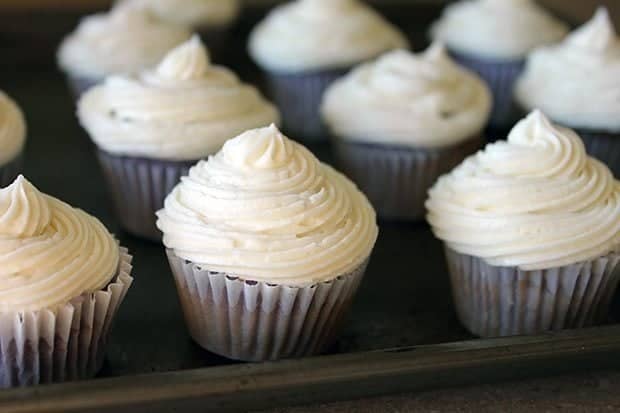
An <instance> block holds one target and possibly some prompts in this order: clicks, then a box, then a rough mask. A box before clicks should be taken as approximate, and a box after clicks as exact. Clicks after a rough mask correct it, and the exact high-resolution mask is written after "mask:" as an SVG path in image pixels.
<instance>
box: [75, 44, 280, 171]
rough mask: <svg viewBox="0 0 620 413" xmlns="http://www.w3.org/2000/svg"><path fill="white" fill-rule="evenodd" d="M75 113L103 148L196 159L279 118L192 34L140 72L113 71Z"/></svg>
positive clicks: (147, 154) (156, 155)
mask: <svg viewBox="0 0 620 413" xmlns="http://www.w3.org/2000/svg"><path fill="white" fill-rule="evenodd" d="M78 115H79V118H80V121H81V123H82V125H83V126H84V128H85V129H86V130H88V132H89V133H90V135H91V137H92V139H93V140H94V141H95V142H96V143H97V145H98V146H99V147H101V148H102V149H104V150H105V151H107V152H110V153H115V154H121V155H130V156H144V157H149V158H156V159H168V160H196V159H200V158H203V157H205V156H207V155H210V154H212V153H215V152H217V151H218V150H219V149H220V148H221V147H222V145H223V144H224V142H225V141H226V140H227V139H230V138H232V137H234V136H236V135H237V134H239V133H241V132H243V131H245V130H247V129H252V128H255V127H260V126H266V125H269V124H271V123H277V122H279V119H280V117H279V114H278V111H277V109H276V108H275V107H274V106H273V105H272V104H271V103H269V102H267V101H266V100H265V99H264V98H263V97H262V96H261V95H260V93H259V92H258V91H257V90H256V88H254V87H253V86H250V85H247V84H243V83H241V82H240V81H239V79H238V78H237V76H236V75H235V74H234V73H233V72H231V71H230V70H228V69H226V68H223V67H219V66H213V65H211V63H210V61H209V57H208V52H207V50H206V48H205V47H204V46H203V44H202V43H201V41H200V39H199V38H198V37H194V38H192V39H191V40H189V41H188V42H186V43H185V44H182V45H180V46H178V47H177V48H176V49H173V50H172V51H170V52H169V53H168V55H167V56H166V57H165V58H164V59H163V61H162V62H161V63H160V65H159V66H158V67H157V68H156V69H154V70H149V71H145V72H142V73H141V74H140V75H138V76H122V77H121V76H114V77H110V78H108V79H107V80H106V82H105V83H103V84H102V85H99V86H97V87H95V88H93V89H91V90H90V91H89V92H87V93H86V94H84V95H83V96H82V99H81V100H80V102H79V103H78Z"/></svg>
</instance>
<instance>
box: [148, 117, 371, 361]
mask: <svg viewBox="0 0 620 413" xmlns="http://www.w3.org/2000/svg"><path fill="white" fill-rule="evenodd" d="M375 221H376V219H375V213H374V211H373V209H372V207H371V206H370V203H369V202H368V200H367V199H366V198H365V197H364V195H363V194H362V193H361V192H359V191H358V189H357V188H356V187H355V185H353V183H351V182H350V181H349V180H348V179H347V178H345V177H344V176H343V175H341V174H340V173H338V172H336V171H335V170H334V169H332V168H331V167H329V166H327V165H325V164H322V163H320V162H319V161H318V160H317V159H316V158H315V157H314V155H312V153H311V152H310V151H308V150H307V149H306V148H304V147H303V146H301V145H300V144H297V143H295V142H293V141H291V140H289V139H288V138H286V137H285V136H283V135H282V134H281V133H280V132H279V131H278V129H277V128H276V127H275V126H273V125H272V126H270V127H267V128H262V129H255V130H250V131H247V132H245V133H243V134H242V135H240V136H238V137H237V138H235V139H232V140H229V141H228V142H226V144H225V145H224V147H223V148H222V150H221V151H220V152H219V153H217V154H216V155H214V156H212V157H210V158H209V159H208V160H207V161H201V162H199V163H198V164H197V165H196V166H194V167H193V168H192V169H191V170H190V172H189V176H187V177H184V178H183V179H182V181H181V183H180V184H179V185H178V186H177V187H176V188H175V189H174V190H173V191H172V193H171V194H170V195H169V196H168V197H167V198H166V203H165V207H164V209H163V210H161V211H159V212H158V221H157V226H158V227H159V228H160V229H161V230H162V232H163V233H164V245H165V246H166V248H167V253H168V258H169V261H170V265H171V268H172V272H173V274H174V277H175V280H176V284H177V288H178V292H179V297H180V301H181V304H182V307H183V311H184V314H185V319H186V322H187V325H188V327H189V331H190V333H191V335H192V337H193V338H194V340H195V341H196V342H197V343H198V344H200V345H201V346H202V347H204V348H205V349H207V350H209V351H211V352H214V353H217V354H220V355H222V356H225V357H228V358H231V359H237V360H247V361H261V360H276V359H281V358H290V357H302V356H306V355H311V354H316V353H320V352H321V351H323V350H325V348H326V346H327V345H329V344H330V342H331V341H332V339H333V338H334V336H335V334H336V333H337V331H338V327H339V325H340V324H341V322H342V321H343V316H344V315H345V313H346V310H347V309H348V308H349V306H350V304H351V301H352V300H353V296H354V295H355V292H356V290H357V287H358V286H359V284H360V282H361V280H362V277H363V275H364V272H365V269H366V265H367V263H368V260H369V257H370V254H371V251H372V249H373V247H374V244H375V241H376V238H377V232H378V229H377V225H376V222H375Z"/></svg>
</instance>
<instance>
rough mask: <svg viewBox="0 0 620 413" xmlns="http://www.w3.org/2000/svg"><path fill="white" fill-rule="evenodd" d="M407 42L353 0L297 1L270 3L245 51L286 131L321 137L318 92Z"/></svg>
mask: <svg viewBox="0 0 620 413" xmlns="http://www.w3.org/2000/svg"><path fill="white" fill-rule="evenodd" d="M403 47H407V40H406V38H405V36H404V35H403V34H402V33H400V32H399V31H398V30H397V29H396V28H395V27H394V26H392V25H391V24H390V23H388V22H387V21H386V20H384V19H383V18H382V17H381V16H380V15H378V14H377V13H376V12H375V11H374V10H372V9H371V8H369V7H368V6H366V5H365V4H364V3H362V2H361V1H358V0H297V1H294V2H291V3H289V4H285V5H282V6H278V7H276V8H275V9H274V10H273V11H272V12H271V13H269V15H268V16H267V18H266V19H265V20H263V21H262V22H261V23H260V24H259V25H258V26H257V27H256V28H255V29H254V30H253V32H252V34H251V37H250V42H249V50H250V54H251V55H252V57H253V58H254V60H255V61H256V62H257V63H258V65H259V66H260V67H261V68H262V69H263V70H264V71H265V72H266V74H267V76H266V79H267V83H268V87H269V89H270V91H271V94H272V96H273V99H274V101H275V102H276V104H277V106H278V107H279V108H280V110H281V111H282V115H283V121H284V128H285V131H286V132H288V133H289V134H290V135H291V136H295V137H296V138H300V139H306V140H311V141H316V140H320V139H325V134H324V130H323V128H322V127H321V119H320V116H319V104H320V102H321V97H322V95H323V92H324V91H325V89H326V88H327V86H329V84H330V83H331V82H332V81H334V80H335V79H336V78H338V77H340V76H342V75H343V74H345V73H346V72H347V71H348V70H349V69H350V68H352V67H353V66H355V65H356V64H358V63H361V62H364V61H367V60H370V59H373V58H375V57H377V56H379V55H380V54H382V53H383V52H386V51H388V50H392V49H397V48H403Z"/></svg>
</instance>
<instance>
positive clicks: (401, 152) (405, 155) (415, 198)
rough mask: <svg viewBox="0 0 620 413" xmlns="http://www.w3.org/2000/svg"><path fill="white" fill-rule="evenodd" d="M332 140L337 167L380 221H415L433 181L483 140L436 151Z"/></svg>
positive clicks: (422, 215) (423, 210) (475, 139)
mask: <svg viewBox="0 0 620 413" xmlns="http://www.w3.org/2000/svg"><path fill="white" fill-rule="evenodd" d="M333 141H334V150H335V155H336V162H337V164H338V166H339V168H340V169H341V170H342V171H343V172H344V173H345V174H346V175H347V176H348V177H349V178H351V179H352V180H353V181H354V182H355V183H356V184H357V186H358V187H359V188H360V190H361V191H362V192H364V193H365V194H366V196H367V197H368V199H369V200H370V202H371V203H372V205H373V206H374V208H375V210H376V211H377V214H378V215H379V216H380V217H381V218H383V219H389V220H419V219H422V218H424V215H425V213H426V209H425V207H424V203H425V202H426V199H427V198H428V194H427V193H428V190H429V189H430V187H431V186H432V185H433V184H434V183H435V181H436V180H437V178H439V177H440V176H441V175H443V174H444V173H447V172H449V171H450V170H451V169H452V168H454V167H455V166H457V165H458V164H459V163H461V162H462V161H463V159H465V158H466V157H467V156H469V155H471V154H473V153H475V152H476V151H477V150H478V149H479V148H480V147H481V145H482V141H483V138H482V137H481V136H478V137H476V138H470V139H468V140H467V141H465V142H463V143H462V144H460V145H457V146H454V147H451V148H444V149H440V150H425V149H412V148H404V147H390V146H381V145H374V144H364V143H354V142H347V141H345V140H343V139H339V138H334V139H333Z"/></svg>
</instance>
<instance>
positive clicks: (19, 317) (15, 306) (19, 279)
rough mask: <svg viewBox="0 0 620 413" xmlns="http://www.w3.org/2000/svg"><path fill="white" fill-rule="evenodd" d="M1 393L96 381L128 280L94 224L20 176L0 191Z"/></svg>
mask: <svg viewBox="0 0 620 413" xmlns="http://www.w3.org/2000/svg"><path fill="white" fill-rule="evenodd" d="M0 234H1V235H0V255H1V256H2V262H3V265H2V267H1V268H4V269H3V270H0V279H1V280H2V282H0V343H1V344H2V345H0V360H2V362H1V363H0V387H16V386H27V385H36V384H42V383H52V382H62V381H68V380H76V379H84V378H91V377H93V376H94V375H95V374H96V373H97V371H98V370H99V369H100V367H101V365H102V362H103V357H104V353H105V347H106V343H107V341H108V336H109V332H110V328H111V326H112V323H113V321H114V318H115V316H116V313H117V311H118V308H119V306H120V304H121V303H122V302H123V300H124V298H125V294H126V293H127V290H128V289H129V287H130V285H131V283H132V281H133V279H132V278H131V276H130V273H131V256H129V255H128V253H127V250H126V249H124V248H120V247H119V245H118V241H116V240H115V239H114V237H113V236H112V235H110V233H109V232H108V231H107V230H106V229H105V227H104V226H103V225H102V224H101V222H99V221H98V220H97V219H96V218H94V217H92V216H90V215H88V214H86V213H85V212H84V211H81V210H79V209H75V208H72V207H70V206H69V205H67V204H65V203H64V202H61V201H59V200H58V199H56V198H53V197H51V196H49V195H45V194H42V193H41V192H39V191H38V190H37V189H36V188H35V187H34V186H32V184H31V183H30V182H28V181H27V180H26V179H24V177H23V176H21V175H20V176H19V177H18V178H17V179H16V180H15V182H13V183H12V184H11V185H10V186H8V187H6V188H3V189H0Z"/></svg>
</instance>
